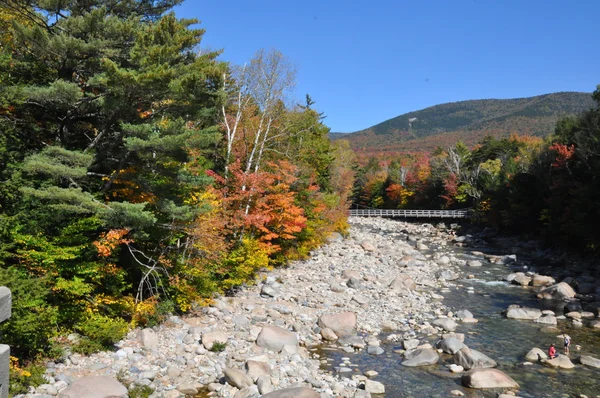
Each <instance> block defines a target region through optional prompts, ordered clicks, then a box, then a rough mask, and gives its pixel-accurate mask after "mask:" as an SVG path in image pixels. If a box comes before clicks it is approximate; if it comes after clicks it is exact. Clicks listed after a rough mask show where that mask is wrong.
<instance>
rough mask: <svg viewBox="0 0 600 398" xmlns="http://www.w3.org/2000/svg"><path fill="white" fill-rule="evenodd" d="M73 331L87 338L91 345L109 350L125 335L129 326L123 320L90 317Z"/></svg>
mask: <svg viewBox="0 0 600 398" xmlns="http://www.w3.org/2000/svg"><path fill="white" fill-rule="evenodd" d="M75 330H77V331H79V332H80V333H81V334H82V335H83V336H85V337H87V338H88V339H89V340H90V342H91V343H97V344H98V345H99V346H100V347H105V348H110V347H112V345H113V344H114V343H116V342H118V341H119V340H121V339H122V338H123V337H125V335H126V334H127V331H128V330H129V325H128V323H127V322H125V321H124V320H123V319H117V318H109V317H107V316H103V315H96V314H94V315H91V316H90V317H89V318H87V319H85V320H83V321H82V322H80V323H78V324H76V325H75Z"/></svg>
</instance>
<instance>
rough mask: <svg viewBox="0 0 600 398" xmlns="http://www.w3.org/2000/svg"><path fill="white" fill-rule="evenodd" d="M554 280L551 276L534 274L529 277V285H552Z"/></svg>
mask: <svg viewBox="0 0 600 398" xmlns="http://www.w3.org/2000/svg"><path fill="white" fill-rule="evenodd" d="M555 282H556V281H555V280H554V278H553V277H551V276H545V275H538V274H535V275H533V277H532V278H531V286H535V287H544V286H550V285H553V284H554V283H555Z"/></svg>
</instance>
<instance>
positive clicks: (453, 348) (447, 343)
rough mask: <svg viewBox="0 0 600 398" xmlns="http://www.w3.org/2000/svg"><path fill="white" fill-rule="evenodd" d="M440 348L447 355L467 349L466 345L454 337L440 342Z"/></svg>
mask: <svg viewBox="0 0 600 398" xmlns="http://www.w3.org/2000/svg"><path fill="white" fill-rule="evenodd" d="M437 346H438V348H440V349H441V350H442V351H444V352H445V353H446V354H452V355H454V354H456V353H457V352H458V351H459V350H461V349H463V348H465V347H466V346H465V345H464V343H463V342H462V341H460V340H458V339H455V338H453V337H450V338H447V339H443V340H440V341H439V342H438V344H437Z"/></svg>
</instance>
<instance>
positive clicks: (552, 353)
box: [548, 344, 558, 359]
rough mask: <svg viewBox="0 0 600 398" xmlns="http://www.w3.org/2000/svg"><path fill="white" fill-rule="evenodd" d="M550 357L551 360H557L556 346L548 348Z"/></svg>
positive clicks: (551, 345)
mask: <svg viewBox="0 0 600 398" xmlns="http://www.w3.org/2000/svg"><path fill="white" fill-rule="evenodd" d="M548 356H549V357H550V359H552V358H556V357H557V356H558V354H557V353H556V348H555V347H554V344H550V348H548Z"/></svg>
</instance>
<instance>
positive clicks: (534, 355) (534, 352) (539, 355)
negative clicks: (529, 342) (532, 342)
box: [525, 347, 548, 362]
mask: <svg viewBox="0 0 600 398" xmlns="http://www.w3.org/2000/svg"><path fill="white" fill-rule="evenodd" d="M547 358H548V355H546V353H545V352H544V351H542V350H541V349H539V348H537V347H534V348H532V349H531V350H529V352H528V353H527V354H526V355H525V359H527V360H528V361H531V362H537V361H541V360H542V359H547Z"/></svg>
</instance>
